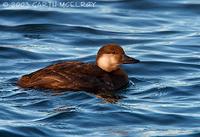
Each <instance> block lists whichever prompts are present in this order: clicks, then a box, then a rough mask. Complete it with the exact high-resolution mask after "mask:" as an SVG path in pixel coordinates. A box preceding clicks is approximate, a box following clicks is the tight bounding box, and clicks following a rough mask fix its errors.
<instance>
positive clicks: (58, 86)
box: [18, 62, 128, 92]
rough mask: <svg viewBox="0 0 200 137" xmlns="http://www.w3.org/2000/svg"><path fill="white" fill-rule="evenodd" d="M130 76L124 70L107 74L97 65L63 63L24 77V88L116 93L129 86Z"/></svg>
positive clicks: (21, 84) (21, 80) (21, 82)
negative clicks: (115, 91)
mask: <svg viewBox="0 0 200 137" xmlns="http://www.w3.org/2000/svg"><path fill="white" fill-rule="evenodd" d="M127 83H128V76H127V75H126V73H125V72H124V71H123V70H122V69H120V68H119V69H118V70H115V71H113V72H109V73H108V72H106V71H104V70H102V69H101V68H99V67H98V66H96V65H95V64H89V63H82V62H62V63H58V64H54V65H51V66H48V67H46V68H43V69H41V70H38V71H36V72H33V73H31V74H28V75H24V76H22V78H21V79H20V80H19V81H18V85H19V86H21V87H23V88H42V89H53V90H74V91H78V90H85V91H89V92H99V91H106V90H108V91H114V90H117V89H120V88H122V87H124V86H125V85H127Z"/></svg>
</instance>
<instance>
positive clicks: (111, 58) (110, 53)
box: [96, 44, 140, 72]
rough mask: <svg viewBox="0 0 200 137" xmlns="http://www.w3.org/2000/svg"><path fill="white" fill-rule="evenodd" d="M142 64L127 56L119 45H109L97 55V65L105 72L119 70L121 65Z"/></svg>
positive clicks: (102, 48)
mask: <svg viewBox="0 0 200 137" xmlns="http://www.w3.org/2000/svg"><path fill="white" fill-rule="evenodd" d="M138 62H140V61H139V60H137V59H134V58H132V57H129V56H127V55H126V54H125V52H124V50H123V49H122V47H120V46H119V45H118V44H107V45H104V46H103V47H101V48H100V49H99V51H98V53H97V58H96V64H97V66H98V67H100V68H101V69H103V70H104V71H107V72H111V71H114V70H117V69H118V68H119V65H121V64H133V63H138Z"/></svg>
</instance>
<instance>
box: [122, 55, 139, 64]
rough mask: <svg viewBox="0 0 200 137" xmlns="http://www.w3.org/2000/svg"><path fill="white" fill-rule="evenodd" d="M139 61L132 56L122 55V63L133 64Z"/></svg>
mask: <svg viewBox="0 0 200 137" xmlns="http://www.w3.org/2000/svg"><path fill="white" fill-rule="evenodd" d="M139 62H140V61H139V60H138V59H134V58H132V57H129V56H127V55H124V57H123V59H122V63H123V64H134V63H139Z"/></svg>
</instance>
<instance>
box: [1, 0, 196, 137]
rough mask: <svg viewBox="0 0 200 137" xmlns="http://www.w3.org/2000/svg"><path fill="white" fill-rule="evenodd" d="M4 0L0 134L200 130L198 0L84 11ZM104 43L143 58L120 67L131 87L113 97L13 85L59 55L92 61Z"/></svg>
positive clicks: (100, 4) (113, 4) (125, 2)
mask: <svg viewBox="0 0 200 137" xmlns="http://www.w3.org/2000/svg"><path fill="white" fill-rule="evenodd" d="M45 1H46V0H45ZM4 2H9V1H5V0H2V1H1V2H0V33H1V35H0V62H1V65H0V108H1V109H0V136H2V137H3V136H4V137H5V136H31V137H32V136H53V137H55V136H58V137H63V136H133V135H134V136H144V137H149V136H152V137H153V136H178V137H180V136H181V137H182V136H185V137H186V136H194V137H199V136H200V127H199V123H200V107H199V106H200V101H199V97H200V94H199V89H200V77H199V76H200V71H199V70H200V56H199V43H200V39H199V37H200V29H199V28H200V24H199V21H200V16H199V13H200V2H199V1H198V0H173V1H156V0H140V1H136V0H132V1H130V0H112V1H105V0H101V1H100V0H96V1H95V2H96V4H95V6H94V7H87V8H86V7H70V8H61V7H48V8H47V7H42V6H41V7H37V8H34V7H32V6H21V7H19V6H15V7H13V6H12V7H11V6H5V5H4V6H3V4H5V3H4ZM13 2H16V1H14V0H13ZM25 2H26V1H25ZM27 2H28V1H27ZM29 2H34V1H29ZM46 2H47V1H46ZM48 2H50V1H48ZM52 2H55V0H54V1H52ZM57 2H58V1H57ZM61 2H62V1H61ZM78 2H81V1H78ZM84 2H90V1H88V0H85V1H84ZM92 2H93V1H92ZM111 42H115V43H119V44H121V45H122V46H123V48H124V49H125V51H127V54H128V55H131V56H134V57H136V58H138V59H140V60H142V62H141V63H139V64H135V65H124V66H123V68H124V70H125V71H126V72H127V73H128V75H129V79H130V84H129V86H128V87H126V88H125V89H123V90H120V91H118V92H117V93H116V94H106V95H101V96H96V95H94V94H90V93H86V92H84V91H82V92H70V91H68V92H67V91H66V92H63V93H53V92H52V91H49V90H34V89H21V88H19V87H17V86H16V84H15V83H16V81H17V79H18V78H19V77H21V76H22V75H24V74H26V73H30V72H32V71H35V70H37V69H40V68H42V67H45V66H47V65H50V64H53V63H57V62H60V61H64V60H79V61H84V62H94V60H95V54H96V52H97V50H98V49H99V47H100V46H101V45H103V44H105V43H111Z"/></svg>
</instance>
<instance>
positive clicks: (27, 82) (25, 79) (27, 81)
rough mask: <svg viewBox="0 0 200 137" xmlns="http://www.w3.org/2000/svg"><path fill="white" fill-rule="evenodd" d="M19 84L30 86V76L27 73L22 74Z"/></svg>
mask: <svg viewBox="0 0 200 137" xmlns="http://www.w3.org/2000/svg"><path fill="white" fill-rule="evenodd" d="M17 85H18V86H20V87H22V88H29V87H30V78H29V77H28V76H26V75H24V76H22V77H21V78H20V79H19V80H18V81H17Z"/></svg>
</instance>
